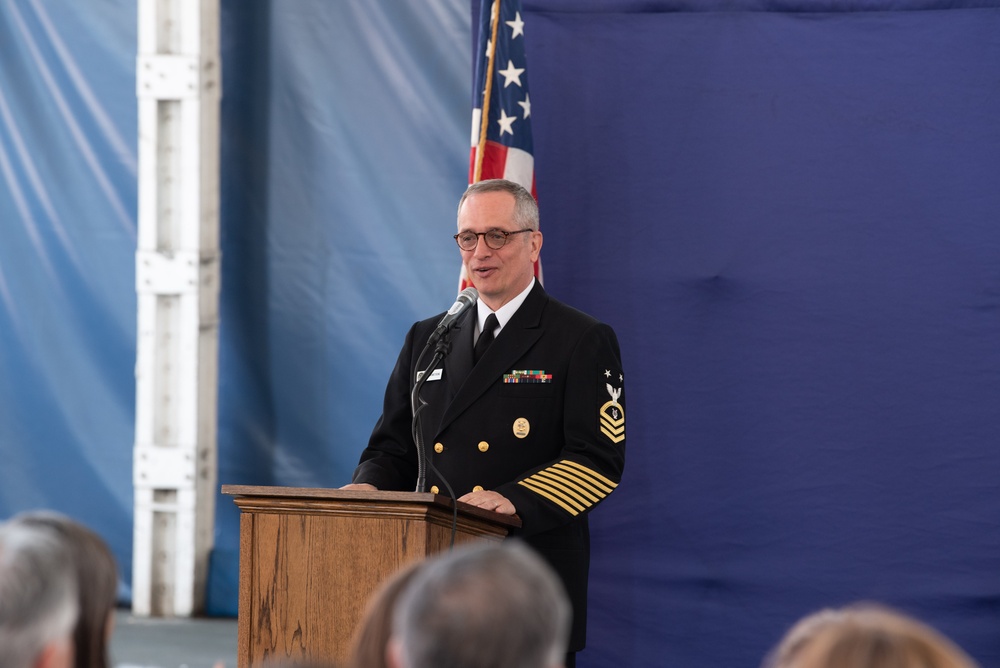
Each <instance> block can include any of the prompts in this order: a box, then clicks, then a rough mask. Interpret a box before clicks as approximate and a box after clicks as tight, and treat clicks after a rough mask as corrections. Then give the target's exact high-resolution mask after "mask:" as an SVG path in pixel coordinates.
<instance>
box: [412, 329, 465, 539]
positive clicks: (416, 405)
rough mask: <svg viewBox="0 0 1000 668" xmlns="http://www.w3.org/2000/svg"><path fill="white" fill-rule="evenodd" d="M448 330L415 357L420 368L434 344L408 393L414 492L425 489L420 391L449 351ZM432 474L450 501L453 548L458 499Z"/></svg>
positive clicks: (425, 465)
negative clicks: (414, 453)
mask: <svg viewBox="0 0 1000 668" xmlns="http://www.w3.org/2000/svg"><path fill="white" fill-rule="evenodd" d="M448 334H449V330H445V331H442V332H440V334H439V333H438V332H435V333H434V334H433V335H431V338H430V339H428V341H427V344H426V345H425V346H424V349H423V350H422V351H420V355H419V356H418V357H417V363H416V365H415V366H416V368H417V369H419V368H420V361H421V360H422V359H423V358H424V355H426V354H427V351H428V350H429V349H430V347H431V344H434V357H433V358H432V359H431V363H430V364H428V365H427V367H426V368H425V369H424V370H423V372H420V371H418V372H417V382H415V383H414V384H413V390H412V391H411V392H410V411H411V412H412V413H413V421H412V423H411V425H410V435H411V436H412V437H413V444H414V445H415V446H416V448H417V488H416V490H414V491H417V492H423V491H425V489H424V488H425V487H427V465H428V462H427V451H426V450H425V449H424V435H423V433H422V432H421V429H420V413H421V412H422V411H423V410H424V408H426V407H427V402H426V401H424V400H423V399H422V398H421V397H420V390H421V389H422V388H423V386H424V383H426V382H427V378H428V376H430V374H431V372H432V371H433V370H434V369H436V368H437V367H438V365H439V364H441V362H442V360H444V358H445V356H446V355H447V354H448V353H449V352H450V351H451V341H450V340H449V338H448ZM435 337H436V338H435ZM430 467H431V468H432V469H434V465H433V464H431V465H430ZM434 473H435V474H436V475H437V476H438V478H440V479H441V482H442V483H443V484H444V486H445V488H446V489H447V490H448V497H449V498H450V499H451V513H452V519H451V544H450V545H449V547H455V534H456V533H457V531H458V499H456V498H455V490H453V489H452V488H451V483H449V482H448V480H447V478H445V477H444V476H443V475H441V474H440V473H439V472H438V471H437V469H434Z"/></svg>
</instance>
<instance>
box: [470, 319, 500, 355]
mask: <svg viewBox="0 0 1000 668" xmlns="http://www.w3.org/2000/svg"><path fill="white" fill-rule="evenodd" d="M499 324H500V322H499V321H498V320H497V314H496V313H490V314H489V315H488V316H486V324H485V325H483V331H482V333H481V334H480V335H479V340H478V341H476V349H475V350H474V351H473V353H472V358H473V361H475V362H479V359H480V358H481V357H482V356H483V353H485V352H486V349H487V348H489V347H490V344H491V343H493V330H495V329H496V328H497V326H498V325H499Z"/></svg>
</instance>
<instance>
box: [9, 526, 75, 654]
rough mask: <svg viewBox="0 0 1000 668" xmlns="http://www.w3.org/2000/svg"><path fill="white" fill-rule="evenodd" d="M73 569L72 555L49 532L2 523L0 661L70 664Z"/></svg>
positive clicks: (73, 616) (73, 610)
mask: <svg viewBox="0 0 1000 668" xmlns="http://www.w3.org/2000/svg"><path fill="white" fill-rule="evenodd" d="M74 573H75V571H74V569H73V560H72V555H71V554H70V552H69V550H68V549H67V547H66V545H65V544H64V543H63V542H62V541H60V540H58V539H57V538H56V537H55V536H53V535H52V534H51V533H50V532H48V531H45V530H42V529H39V528H37V527H30V526H25V525H23V524H18V523H15V522H5V523H4V524H0V665H3V667H4V668H72V666H73V634H72V631H73V625H74V624H75V623H76V618H77V601H76V588H77V583H76V577H75V575H74Z"/></svg>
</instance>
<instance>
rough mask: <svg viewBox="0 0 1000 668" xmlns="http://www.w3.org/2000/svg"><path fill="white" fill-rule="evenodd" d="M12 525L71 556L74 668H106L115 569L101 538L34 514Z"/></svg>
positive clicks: (59, 518) (69, 523)
mask: <svg viewBox="0 0 1000 668" xmlns="http://www.w3.org/2000/svg"><path fill="white" fill-rule="evenodd" d="M12 522H14V523H16V524H22V525H25V526H30V527H34V528H37V529H39V530H42V531H46V532H48V533H50V534H51V535H52V536H54V537H55V538H56V539H58V540H59V541H61V542H62V543H63V544H64V545H65V546H66V547H67V548H68V549H69V551H70V553H71V554H72V555H73V566H74V571H75V573H76V580H77V583H78V592H77V603H78V607H79V611H80V614H79V617H78V619H77V622H76V628H75V629H74V631H73V639H74V641H75V645H76V662H75V666H76V668H109V666H110V661H109V659H108V641H109V639H110V636H111V632H112V629H113V628H114V619H115V618H114V612H115V603H116V602H117V594H118V567H117V565H116V564H115V558H114V556H113V555H112V554H111V550H110V549H108V546H107V543H105V542H104V539H102V538H101V537H100V536H98V535H97V534H96V533H94V532H93V531H91V530H90V529H88V528H87V527H85V526H84V525H82V524H80V523H79V522H76V521H74V520H72V519H70V518H69V517H66V516H65V515H60V514H58V513H54V512H47V511H36V512H30V513H23V514H21V515H18V516H16V517H15V518H14V519H13V520H12Z"/></svg>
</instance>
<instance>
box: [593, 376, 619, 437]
mask: <svg viewBox="0 0 1000 668" xmlns="http://www.w3.org/2000/svg"><path fill="white" fill-rule="evenodd" d="M603 376H604V377H603V378H602V381H603V382H604V387H605V389H606V390H607V392H608V394H609V395H610V396H611V400H610V401H606V402H604V405H603V406H601V409H600V410H599V411H598V413H599V415H600V422H601V433H602V434H604V435H605V436H607V437H608V439H609V440H610V441H611V442H612V443H621V442H622V441H624V440H625V407H624V406H622V405H621V404H620V403H618V398H619V397H621V395H622V390H623V389H624V387H625V384H624V380H625V378H624V376H623V375H622V374H621V373H619V374H617V376H618V378H614V375H613V374H612V373H611V370H610V369H607V370H605V371H604V374H603ZM615 380H617V381H618V383H620V384H621V387H615V386H614V385H612V384H611V383H612V382H614V381H615Z"/></svg>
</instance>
